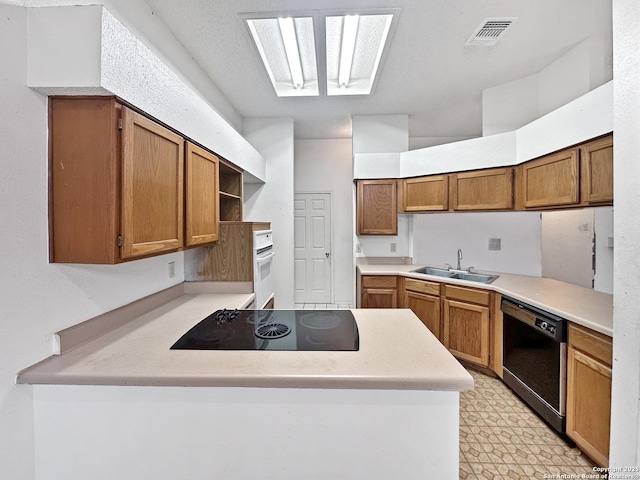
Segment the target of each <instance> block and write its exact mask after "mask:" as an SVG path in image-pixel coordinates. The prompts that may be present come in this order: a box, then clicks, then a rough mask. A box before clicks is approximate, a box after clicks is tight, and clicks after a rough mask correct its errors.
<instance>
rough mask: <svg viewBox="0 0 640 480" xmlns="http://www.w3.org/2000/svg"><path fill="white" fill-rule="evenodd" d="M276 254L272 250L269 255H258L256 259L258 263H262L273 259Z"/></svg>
mask: <svg viewBox="0 0 640 480" xmlns="http://www.w3.org/2000/svg"><path fill="white" fill-rule="evenodd" d="M274 255H275V253H274V252H271V253H269V254H268V255H265V256H264V257H258V258H257V259H256V263H257V264H258V265H260V264H261V263H264V262H266V261H268V260H271V258H272V257H273V256H274Z"/></svg>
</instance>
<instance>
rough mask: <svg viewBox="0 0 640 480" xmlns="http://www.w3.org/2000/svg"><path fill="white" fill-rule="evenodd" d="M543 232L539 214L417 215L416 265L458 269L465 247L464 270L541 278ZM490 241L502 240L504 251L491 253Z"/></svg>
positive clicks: (414, 230) (415, 236) (414, 247)
mask: <svg viewBox="0 0 640 480" xmlns="http://www.w3.org/2000/svg"><path fill="white" fill-rule="evenodd" d="M540 233H541V221H540V213H539V212H482V213H459V212H457V213H438V214H425V215H415V217H414V220H413V255H414V263H419V264H429V265H443V264H444V263H449V264H451V265H453V266H454V267H455V266H456V262H457V256H456V255H457V251H458V249H459V248H461V249H462V253H463V260H462V262H461V267H462V268H468V267H475V268H476V269H477V270H488V271H497V272H505V273H516V274H522V275H534V276H540V264H541V247H540V239H541V236H540ZM490 238H499V239H500V240H501V242H500V243H501V250H499V251H495V250H489V239H490Z"/></svg>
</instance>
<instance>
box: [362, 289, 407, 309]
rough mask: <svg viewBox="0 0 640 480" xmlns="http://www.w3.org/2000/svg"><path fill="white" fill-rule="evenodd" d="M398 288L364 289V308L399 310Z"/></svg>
mask: <svg viewBox="0 0 640 480" xmlns="http://www.w3.org/2000/svg"><path fill="white" fill-rule="evenodd" d="M397 305H398V289H397V288H363V289H362V302H361V307H362V308H397Z"/></svg>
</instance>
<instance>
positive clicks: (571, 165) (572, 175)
mask: <svg viewBox="0 0 640 480" xmlns="http://www.w3.org/2000/svg"><path fill="white" fill-rule="evenodd" d="M519 168H520V169H521V185H520V186H521V195H522V204H523V206H524V208H541V207H554V206H563V205H568V206H570V205H575V204H577V203H579V201H580V195H579V193H580V189H579V187H580V182H579V174H580V164H579V152H578V149H577V148H576V149H571V150H563V151H561V152H558V153H554V154H552V155H547V156H545V157H542V158H539V159H537V160H532V161H530V162H526V163H523V164H522V165H520V167H519Z"/></svg>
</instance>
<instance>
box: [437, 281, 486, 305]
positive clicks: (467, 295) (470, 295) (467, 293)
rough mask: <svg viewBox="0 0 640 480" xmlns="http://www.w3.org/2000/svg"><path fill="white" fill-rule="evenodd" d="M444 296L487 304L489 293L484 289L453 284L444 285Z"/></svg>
mask: <svg viewBox="0 0 640 480" xmlns="http://www.w3.org/2000/svg"><path fill="white" fill-rule="evenodd" d="M444 296H445V297H447V298H449V299H455V300H461V301H463V302H471V303H477V304H478V305H484V306H489V299H490V296H491V294H490V293H489V292H487V291H484V290H475V289H473V288H464V287H456V286H453V285H445V286H444Z"/></svg>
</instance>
